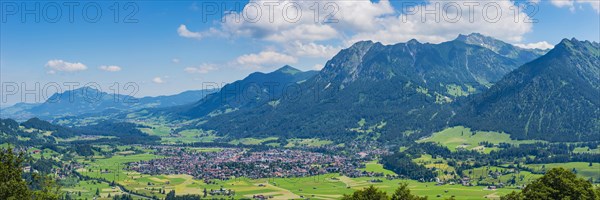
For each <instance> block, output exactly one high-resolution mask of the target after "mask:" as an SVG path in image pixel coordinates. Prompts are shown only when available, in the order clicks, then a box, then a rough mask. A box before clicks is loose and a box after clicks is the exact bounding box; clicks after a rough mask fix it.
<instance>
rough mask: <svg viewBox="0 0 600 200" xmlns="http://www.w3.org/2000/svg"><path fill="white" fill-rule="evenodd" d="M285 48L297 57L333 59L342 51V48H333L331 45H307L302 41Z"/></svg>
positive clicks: (311, 43)
mask: <svg viewBox="0 0 600 200" xmlns="http://www.w3.org/2000/svg"><path fill="white" fill-rule="evenodd" d="M285 48H286V50H287V51H288V52H289V53H291V54H293V55H296V56H305V57H317V58H331V57H333V56H334V55H335V54H336V53H337V52H339V51H340V49H341V47H333V46H331V45H322V44H316V43H314V42H310V43H306V44H305V43H302V42H300V41H295V42H293V43H290V44H289V45H286V47H285Z"/></svg>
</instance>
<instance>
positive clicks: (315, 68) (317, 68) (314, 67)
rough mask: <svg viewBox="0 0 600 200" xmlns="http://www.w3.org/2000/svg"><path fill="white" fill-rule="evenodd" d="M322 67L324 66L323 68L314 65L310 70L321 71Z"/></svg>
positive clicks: (320, 65)
mask: <svg viewBox="0 0 600 200" xmlns="http://www.w3.org/2000/svg"><path fill="white" fill-rule="evenodd" d="M323 67H324V66H323V65H322V64H315V65H314V66H312V67H311V68H312V69H313V70H321V69H323Z"/></svg>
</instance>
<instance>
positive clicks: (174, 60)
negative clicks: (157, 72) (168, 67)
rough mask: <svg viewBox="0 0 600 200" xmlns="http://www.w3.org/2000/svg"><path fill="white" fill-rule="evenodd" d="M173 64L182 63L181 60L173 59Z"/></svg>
mask: <svg viewBox="0 0 600 200" xmlns="http://www.w3.org/2000/svg"><path fill="white" fill-rule="evenodd" d="M171 62H172V63H175V64H178V63H179V62H180V60H179V58H173V59H172V60H171Z"/></svg>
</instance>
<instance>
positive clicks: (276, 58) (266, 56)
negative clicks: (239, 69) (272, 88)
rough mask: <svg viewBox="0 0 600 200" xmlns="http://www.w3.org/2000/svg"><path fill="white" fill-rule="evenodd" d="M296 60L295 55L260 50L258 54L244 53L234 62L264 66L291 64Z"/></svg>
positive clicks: (249, 65) (248, 65) (251, 65)
mask: <svg viewBox="0 0 600 200" xmlns="http://www.w3.org/2000/svg"><path fill="white" fill-rule="evenodd" d="M296 62H298V59H296V58H295V57H292V56H289V55H286V54H282V53H277V52H275V51H262V52H260V53H258V54H245V55H242V56H240V57H238V58H237V59H236V63H237V64H240V65H245V66H247V67H258V68H260V67H264V66H265V65H270V66H272V65H277V64H292V63H296Z"/></svg>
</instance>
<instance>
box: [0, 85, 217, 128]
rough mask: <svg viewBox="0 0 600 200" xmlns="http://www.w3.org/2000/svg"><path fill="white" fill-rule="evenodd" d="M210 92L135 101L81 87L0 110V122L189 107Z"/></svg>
mask: <svg viewBox="0 0 600 200" xmlns="http://www.w3.org/2000/svg"><path fill="white" fill-rule="evenodd" d="M210 92H213V91H212V90H190V91H185V92H182V93H179V94H175V95H165V96H157V97H143V98H135V97H132V96H128V95H122V94H109V93H106V92H102V91H99V90H97V89H94V88H92V87H81V88H77V89H74V90H67V91H65V92H61V93H55V94H53V95H52V96H50V97H49V98H48V99H47V100H46V101H44V102H43V103H18V104H15V105H13V106H10V107H7V108H4V109H2V110H0V112H1V115H2V118H13V119H17V120H25V119H29V118H32V117H39V118H42V119H48V120H50V119H55V118H59V117H67V116H79V115H83V114H93V113H102V112H120V111H134V110H137V109H142V108H162V107H171V106H178V105H184V104H189V103H192V102H194V101H197V100H198V99H201V98H203V97H204V96H206V95H207V94H209V93H210Z"/></svg>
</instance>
